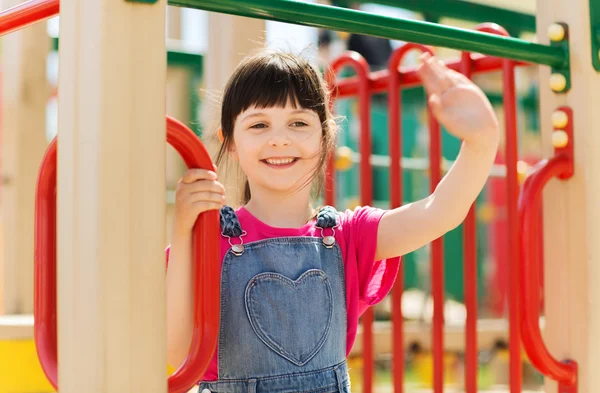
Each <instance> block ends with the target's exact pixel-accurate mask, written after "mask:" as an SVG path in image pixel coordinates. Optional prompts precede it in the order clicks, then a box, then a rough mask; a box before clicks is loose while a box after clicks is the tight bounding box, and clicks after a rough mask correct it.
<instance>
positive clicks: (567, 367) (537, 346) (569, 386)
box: [518, 107, 577, 393]
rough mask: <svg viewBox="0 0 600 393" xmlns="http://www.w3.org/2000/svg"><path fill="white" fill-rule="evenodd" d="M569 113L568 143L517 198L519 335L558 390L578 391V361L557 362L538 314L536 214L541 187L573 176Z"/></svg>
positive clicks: (536, 172) (534, 174) (537, 169)
mask: <svg viewBox="0 0 600 393" xmlns="http://www.w3.org/2000/svg"><path fill="white" fill-rule="evenodd" d="M559 110H562V111H564V112H566V113H567V115H568V119H569V121H568V124H567V126H566V127H565V129H564V131H565V132H566V133H567V135H568V137H569V141H568V144H567V146H565V147H563V148H557V149H555V155H554V157H552V158H550V159H546V160H543V161H541V162H540V163H538V164H537V165H536V166H535V167H534V168H533V170H532V174H531V175H529V176H528V177H527V179H526V180H525V183H524V184H523V190H522V192H521V195H520V197H519V202H518V208H519V215H520V223H519V224H520V231H521V232H520V233H521V239H520V253H521V261H520V262H521V263H520V267H521V271H520V273H521V279H522V280H521V301H522V303H523V307H522V309H521V314H520V316H521V335H522V341H523V347H524V348H525V351H526V352H527V355H528V357H529V359H530V361H531V363H532V364H533V365H534V366H535V367H536V368H537V369H538V370H539V371H540V372H541V373H543V374H544V375H545V376H547V377H550V378H552V379H554V380H556V381H557V382H558V383H559V392H561V393H562V392H567V393H576V392H577V363H576V362H574V361H571V360H566V361H564V362H559V361H558V360H556V359H554V358H553V357H552V355H551V354H550V352H549V351H548V348H547V347H546V345H545V343H544V340H543V338H542V334H541V331H540V325H539V315H540V281H541V280H540V262H539V261H540V249H539V247H537V246H536V245H537V244H539V243H538V242H539V241H540V231H539V224H540V220H539V216H538V213H539V211H540V209H541V207H542V206H541V197H542V191H543V189H544V186H545V185H546V184H547V183H548V182H549V181H550V180H551V179H553V178H554V177H558V178H560V179H562V180H566V179H569V178H570V177H571V176H572V175H573V170H574V165H573V112H572V111H571V109H570V108H568V107H561V108H559Z"/></svg>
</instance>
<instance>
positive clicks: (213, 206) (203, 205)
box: [193, 201, 223, 212]
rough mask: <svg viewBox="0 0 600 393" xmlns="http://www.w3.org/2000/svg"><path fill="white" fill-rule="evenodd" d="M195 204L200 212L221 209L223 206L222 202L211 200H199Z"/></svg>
mask: <svg viewBox="0 0 600 393" xmlns="http://www.w3.org/2000/svg"><path fill="white" fill-rule="evenodd" d="M193 205H194V207H195V208H196V209H198V211H200V212H205V211H207V210H220V209H221V208H222V207H223V204H221V203H217V202H210V201H198V202H195V203H194V204H193Z"/></svg>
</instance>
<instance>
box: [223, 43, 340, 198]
mask: <svg viewBox="0 0 600 393" xmlns="http://www.w3.org/2000/svg"><path fill="white" fill-rule="evenodd" d="M288 102H289V103H291V105H292V106H293V107H294V108H297V107H300V108H303V109H309V110H312V111H314V112H315V113H317V115H318V116H319V119H320V121H321V125H322V130H323V132H322V140H321V142H322V148H321V153H320V156H319V162H318V164H317V166H316V167H315V171H314V172H313V174H312V175H311V177H310V178H309V179H308V180H307V181H306V182H304V183H303V184H301V185H300V187H299V189H301V188H303V187H305V186H307V185H309V184H311V183H312V181H313V180H314V179H316V180H317V181H316V182H315V183H314V189H313V191H315V192H316V194H317V195H318V194H319V193H320V192H321V190H322V188H323V185H324V184H323V183H324V178H325V173H324V171H325V169H324V168H325V167H326V163H327V160H328V158H329V155H330V154H331V153H332V152H333V149H334V147H335V131H336V130H335V129H334V128H333V127H332V124H333V122H330V120H331V119H332V115H331V112H330V110H329V91H328V88H327V84H326V83H325V81H324V79H323V76H322V75H321V73H320V72H319V71H318V70H316V69H315V68H313V66H312V65H311V64H310V63H309V62H308V61H307V60H306V59H304V58H303V57H301V56H297V55H294V54H291V53H285V52H279V51H270V50H264V51H262V52H260V53H258V54H255V55H252V56H248V57H246V58H245V59H244V60H242V62H241V63H240V64H239V65H238V67H237V68H236V69H235V71H234V72H233V75H232V76H231V78H230V79H229V82H228V83H227V85H226V87H225V91H224V94H223V101H222V107H221V129H222V132H223V142H222V144H221V147H220V149H219V151H218V153H217V157H216V160H215V161H216V164H217V166H218V167H220V164H221V162H222V161H223V159H224V157H225V156H226V153H227V151H228V150H229V149H230V147H231V144H232V143H233V129H234V125H235V121H236V119H237V117H238V116H239V115H240V114H241V113H242V112H244V111H245V110H247V109H248V108H250V107H251V106H256V107H257V108H271V107H284V106H286V104H287V103H288ZM249 200H250V187H249V185H248V181H246V184H245V186H244V195H243V201H242V202H243V203H244V204H245V203H247V202H248V201H249Z"/></svg>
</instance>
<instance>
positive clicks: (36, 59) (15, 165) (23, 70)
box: [0, 0, 50, 314]
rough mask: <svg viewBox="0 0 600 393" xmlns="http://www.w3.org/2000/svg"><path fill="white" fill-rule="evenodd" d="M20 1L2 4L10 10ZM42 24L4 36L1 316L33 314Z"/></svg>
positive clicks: (44, 88)
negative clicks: (34, 227) (34, 219)
mask: <svg viewBox="0 0 600 393" xmlns="http://www.w3.org/2000/svg"><path fill="white" fill-rule="evenodd" d="M21 2H22V0H10V1H6V0H5V1H4V2H3V3H2V6H3V8H8V7H11V6H14V5H16V4H19V3H21ZM49 45H50V40H49V39H48V34H47V32H46V24H45V23H40V24H37V25H34V26H30V27H28V28H26V29H24V30H22V31H18V32H15V33H12V34H10V35H8V36H6V37H3V38H2V144H1V145H2V166H1V167H2V191H1V193H2V232H3V239H2V243H3V253H4V256H3V258H2V260H0V300H1V301H0V314H2V313H4V314H21V313H27V314H31V313H32V312H33V214H34V196H35V184H36V179H37V173H38V168H39V165H40V161H41V160H42V156H43V154H44V150H45V148H46V139H45V135H46V133H45V130H46V117H45V114H46V103H47V102H48V93H49V90H48V85H47V80H46V56H47V54H48V50H49Z"/></svg>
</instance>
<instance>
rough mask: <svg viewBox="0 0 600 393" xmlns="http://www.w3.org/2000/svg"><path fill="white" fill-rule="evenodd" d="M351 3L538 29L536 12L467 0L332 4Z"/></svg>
mask: <svg viewBox="0 0 600 393" xmlns="http://www.w3.org/2000/svg"><path fill="white" fill-rule="evenodd" d="M352 3H370V4H379V5H386V6H389V7H395V8H402V9H405V10H409V11H414V12H418V13H420V14H422V15H423V16H424V18H425V20H427V21H428V22H437V21H439V19H440V18H453V19H458V20H464V21H469V22H489V21H494V22H495V23H498V24H499V25H501V26H502V27H504V28H505V29H506V30H508V32H510V33H511V35H519V34H520V33H521V32H524V31H527V32H533V33H535V31H536V29H535V15H532V14H528V13H525V12H519V11H513V10H507V9H504V8H500V7H493V6H489V5H484V4H476V3H470V2H468V1H464V0H334V1H333V5H337V6H341V7H349V6H350V5H351V4H352Z"/></svg>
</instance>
